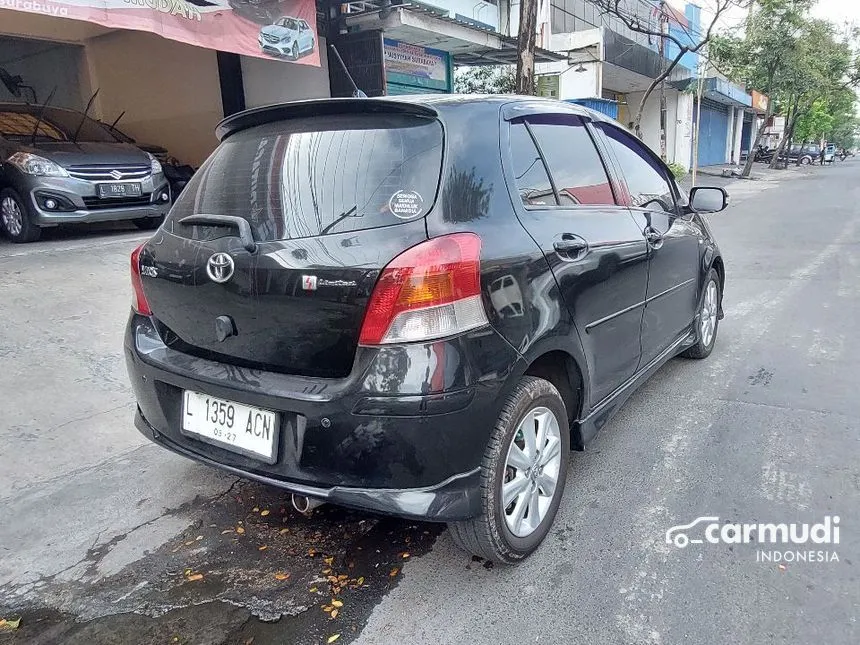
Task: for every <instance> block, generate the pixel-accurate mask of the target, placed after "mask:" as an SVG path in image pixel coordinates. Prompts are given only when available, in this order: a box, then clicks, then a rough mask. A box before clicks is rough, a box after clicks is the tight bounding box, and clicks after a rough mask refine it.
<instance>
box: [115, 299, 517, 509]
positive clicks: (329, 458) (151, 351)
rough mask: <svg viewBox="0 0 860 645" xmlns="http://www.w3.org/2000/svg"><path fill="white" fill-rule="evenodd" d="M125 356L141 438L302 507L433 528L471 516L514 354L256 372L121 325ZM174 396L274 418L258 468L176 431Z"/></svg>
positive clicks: (395, 350) (148, 324) (482, 336)
mask: <svg viewBox="0 0 860 645" xmlns="http://www.w3.org/2000/svg"><path fill="white" fill-rule="evenodd" d="M125 355H126V362H127V365H128V370H129V376H130V378H131V382H132V386H133V388H134V391H135V395H136V397H137V400H138V414H137V418H136V425H137V427H138V429H139V430H140V431H141V432H142V433H143V434H144V435H145V436H147V437H148V438H149V439H151V440H152V441H154V442H156V443H158V444H159V445H162V446H164V447H166V448H168V449H170V450H173V451H174V452H177V453H179V454H182V455H184V456H186V457H189V458H191V459H194V460H196V461H199V462H202V463H205V464H208V465H211V466H215V467H218V468H221V469H223V470H226V471H229V472H231V473H234V474H236V475H239V476H242V477H247V478H249V479H254V480H257V481H260V482H263V483H266V484H270V485H273V486H277V487H279V488H282V489H284V490H288V491H291V492H295V493H300V494H303V495H308V496H310V497H315V498H319V499H324V500H327V501H329V502H332V503H336V504H341V505H344V506H350V507H353V508H360V509H364V510H369V511H375V512H382V513H386V514H392V515H398V516H402V517H410V518H416V519H424V520H433V521H452V520H462V519H467V518H469V517H473V516H475V515H476V514H478V513H479V512H480V473H479V468H480V464H481V459H482V457H483V454H484V450H485V448H486V445H487V440H488V438H489V434H490V430H491V428H492V426H493V423H494V422H495V419H496V417H497V415H498V409H499V406H500V393H501V391H502V388H503V384H504V382H505V376H506V375H507V374H508V373H509V370H510V369H511V368H512V367H513V366H514V364H515V363H516V360H517V356H516V353H515V351H514V350H513V349H512V348H511V347H510V345H508V344H507V343H506V342H505V341H504V340H503V339H501V338H500V337H499V336H498V335H497V334H495V332H493V331H490V330H482V331H480V330H479V331H475V332H471V333H468V334H465V335H463V336H460V337H458V338H455V339H451V340H446V341H439V342H436V343H432V344H427V345H414V346H402V347H390V348H379V349H377V348H374V349H370V348H359V349H358V352H357V354H356V359H355V366H354V368H353V370H352V373H351V374H350V375H349V376H348V377H346V378H344V379H320V378H310V377H300V376H295V375H287V374H279V373H273V372H263V371H260V370H253V369H248V368H242V367H237V366H233V365H225V364H222V363H217V362H214V361H210V360H206V359H203V358H198V357H194V356H189V355H187V354H184V353H180V352H177V351H175V350H172V349H171V348H169V347H167V346H166V345H165V344H164V343H163V342H162V341H161V339H160V337H159V336H158V333H157V331H156V330H155V328H154V326H153V323H152V321H151V320H150V319H149V318H146V317H143V316H137V315H132V318H131V320H130V322H129V326H128V333H127V334H126V342H125ZM184 389H189V390H194V391H197V392H203V393H206V394H209V395H211V396H215V397H218V398H222V399H226V400H230V401H237V402H240V403H245V404H247V405H253V406H259V407H263V408H266V409H270V410H274V411H277V412H279V413H280V415H281V419H282V421H281V427H280V428H279V429H278V431H279V437H278V439H279V440H278V443H277V446H278V448H277V459H276V461H275V463H273V464H268V463H265V462H263V461H260V460H258V459H254V458H253V457H249V456H246V455H242V454H239V453H236V452H233V451H231V450H228V449H226V448H222V447H219V446H216V445H212V444H210V443H204V442H202V441H199V440H197V439H195V438H193V437H189V436H187V435H185V434H183V433H182V432H180V424H181V420H180V419H181V401H182V391H183V390H184Z"/></svg>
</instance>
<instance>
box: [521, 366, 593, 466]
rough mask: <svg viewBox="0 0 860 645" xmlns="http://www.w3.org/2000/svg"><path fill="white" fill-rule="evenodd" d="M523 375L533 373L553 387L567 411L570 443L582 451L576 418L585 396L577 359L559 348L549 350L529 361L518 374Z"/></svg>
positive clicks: (580, 414)
mask: <svg viewBox="0 0 860 645" xmlns="http://www.w3.org/2000/svg"><path fill="white" fill-rule="evenodd" d="M522 376H536V377H538V378H542V379H545V380H547V381H549V382H550V383H552V384H553V385H554V386H555V388H556V389H557V390H558V392H559V394H560V395H561V398H562V400H563V401H564V407H565V409H566V410H567V421H568V426H569V428H570V445H571V447H573V448H576V449H579V450H581V449H582V447H583V443H584V442H583V438H582V435H581V433H580V428H579V420H580V419H581V417H582V412H583V406H584V405H585V401H586V400H587V399H586V392H585V385H586V381H585V378H584V372H583V370H582V368H581V367H580V365H579V363H578V362H577V360H576V359H575V358H574V357H573V355H571V354H570V353H569V352H566V351H564V350H562V349H550V350H548V351H545V352H543V353H542V354H540V355H538V356H536V357H535V358H533V359H532V360H531V361H530V362H528V364H527V366H526V367H525V370H524V371H523V372H522V374H521V375H520V377H522Z"/></svg>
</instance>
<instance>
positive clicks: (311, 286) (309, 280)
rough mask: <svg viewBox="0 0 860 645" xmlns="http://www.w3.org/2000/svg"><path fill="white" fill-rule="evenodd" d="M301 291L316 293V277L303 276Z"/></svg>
mask: <svg viewBox="0 0 860 645" xmlns="http://www.w3.org/2000/svg"><path fill="white" fill-rule="evenodd" d="M302 289H304V290H305V291H316V290H317V277H316V276H315V275H303V276H302Z"/></svg>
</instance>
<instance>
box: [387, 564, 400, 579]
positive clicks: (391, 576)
mask: <svg viewBox="0 0 860 645" xmlns="http://www.w3.org/2000/svg"><path fill="white" fill-rule="evenodd" d="M398 573H400V569H399V568H397V567H394V568H393V569H392V570H391V573H389V574H388V577H390V578H393V577H394V576H396V575H397V574H398Z"/></svg>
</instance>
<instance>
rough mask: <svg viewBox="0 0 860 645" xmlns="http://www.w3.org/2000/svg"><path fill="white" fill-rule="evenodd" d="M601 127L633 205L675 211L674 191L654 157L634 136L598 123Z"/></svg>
mask: <svg viewBox="0 0 860 645" xmlns="http://www.w3.org/2000/svg"><path fill="white" fill-rule="evenodd" d="M598 127H599V128H600V129H601V130H603V132H605V133H606V135H607V139H608V140H609V147H610V149H611V150H612V152H613V153H615V158H616V160H617V161H618V165H619V166H620V170H621V174H622V175H624V180H625V181H626V182H627V189H628V190H629V191H630V202H631V204H632V205H633V206H642V207H645V206H650V207H655V206H656V207H660V208H663V209H664V210H666V211H673V210H674V209H675V198H674V196H673V194H672V189H671V187H670V186H669V182H668V181H667V180H666V178H665V175H664V174H663V172H664V171H663V167H662V165H661V164H660V163H659V162H658V161H657V159H656V158H655V157H654V155H653V154H652V153H651V152H650V151H649V150H648V149H647V148H645V145H644V144H643V143H642V142H641V141H639V140H638V139H636V138H635V137H634V136H633V135H631V134H628V133H626V132H624V131H623V130H620V129H619V128H616V127H615V126H612V125H609V124H606V123H599V124H598ZM655 202H656V203H655Z"/></svg>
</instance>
